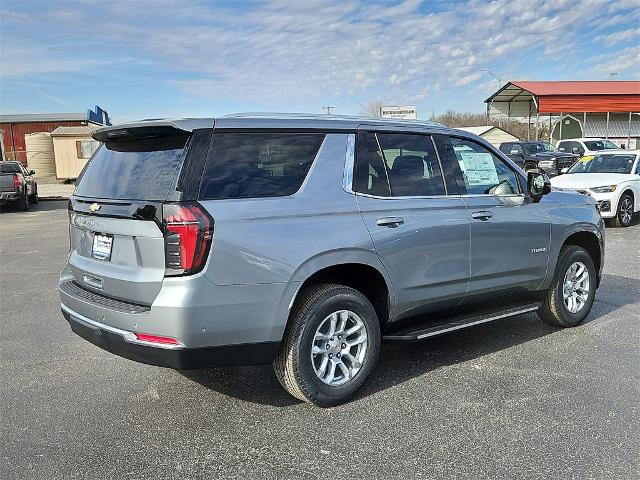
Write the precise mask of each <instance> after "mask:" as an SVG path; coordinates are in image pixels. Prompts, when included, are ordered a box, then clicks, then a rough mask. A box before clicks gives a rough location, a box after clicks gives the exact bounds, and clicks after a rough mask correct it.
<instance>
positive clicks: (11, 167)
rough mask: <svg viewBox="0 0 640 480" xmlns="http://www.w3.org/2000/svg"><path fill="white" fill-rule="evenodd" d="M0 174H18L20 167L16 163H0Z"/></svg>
mask: <svg viewBox="0 0 640 480" xmlns="http://www.w3.org/2000/svg"><path fill="white" fill-rule="evenodd" d="M0 173H20V167H19V166H18V164H17V163H4V162H1V163H0Z"/></svg>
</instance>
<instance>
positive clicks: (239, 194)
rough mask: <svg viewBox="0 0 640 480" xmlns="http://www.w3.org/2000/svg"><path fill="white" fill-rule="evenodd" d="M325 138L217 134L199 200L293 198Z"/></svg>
mask: <svg viewBox="0 0 640 480" xmlns="http://www.w3.org/2000/svg"><path fill="white" fill-rule="evenodd" d="M324 137H325V135H324V134H323V133H277V132H265V133H235V132H217V133H214V134H213V144H212V146H211V148H209V154H208V155H207V161H206V164H205V167H204V172H203V175H202V183H201V185H200V196H199V198H200V199H203V200H217V199H223V198H260V197H278V196H287V195H292V194H294V193H295V192H297V191H298V189H299V188H300V186H301V185H302V182H303V181H304V179H305V178H306V176H307V173H308V172H309V168H311V164H312V163H313V161H314V159H315V158H316V155H317V154H318V151H319V150H320V146H321V145H322V142H323V141H324Z"/></svg>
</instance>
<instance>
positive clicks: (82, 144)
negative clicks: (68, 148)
mask: <svg viewBox="0 0 640 480" xmlns="http://www.w3.org/2000/svg"><path fill="white" fill-rule="evenodd" d="M99 146H100V142H96V141H95V140H77V141H76V156H77V157H78V158H80V159H88V158H91V155H93V153H94V152H95V151H96V150H97V149H98V147H99Z"/></svg>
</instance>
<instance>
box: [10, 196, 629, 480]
mask: <svg viewBox="0 0 640 480" xmlns="http://www.w3.org/2000/svg"><path fill="white" fill-rule="evenodd" d="M65 206H66V205H65V202H45V203H41V204H39V205H38V206H35V207H34V208H33V210H32V211H31V212H27V213H22V212H15V211H13V212H12V211H9V212H6V213H3V214H1V215H0V292H1V300H0V317H1V318H0V321H1V323H0V332H1V336H0V349H1V352H0V355H1V357H0V358H1V365H2V377H1V382H2V390H1V392H2V397H1V399H0V400H1V402H0V406H1V411H2V430H1V431H2V441H1V446H0V458H1V461H0V468H1V471H2V472H4V473H3V478H8V479H18V478H25V479H27V478H28V479H36V478H38V479H40V478H46V479H74V478H96V479H116V478H130V479H138V478H139V479H148V478H175V479H178V478H180V479H182V478H208V479H210V478H269V479H272V478H328V477H333V478H442V477H455V478H470V479H480V478H580V479H587V478H594V479H595V478H598V479H604V478H607V479H609V478H628V479H637V478H640V454H639V453H638V452H639V451H640V450H639V447H638V446H639V445H640V308H639V306H640V225H638V223H637V222H636V224H635V225H634V226H632V227H630V228H627V229H608V230H607V251H606V267H605V272H604V277H603V283H602V286H601V288H600V290H599V291H598V294H597V297H596V303H595V305H594V308H593V311H592V313H591V314H590V316H589V317H588V321H587V322H586V323H585V324H584V325H582V326H580V327H578V328H575V329H568V330H559V329H556V328H552V327H549V326H546V325H544V324H542V323H541V322H540V321H539V320H538V318H537V317H536V315H534V314H530V315H523V316H519V317H514V318H509V319H503V320H499V321H496V322H493V323H489V324H485V325H480V326H477V327H475V328H473V329H469V330H466V331H462V332H460V333H457V334H452V335H448V336H443V337H439V338H435V339H432V340H429V341H425V342H422V343H416V344H410V345H394V346H387V347H384V348H383V351H382V353H381V358H380V362H379V365H378V368H377V370H376V371H375V373H374V374H373V375H372V377H371V379H370V381H369V382H368V383H367V384H366V386H365V388H363V389H362V391H361V392H360V394H359V395H358V397H357V398H356V399H355V400H354V401H352V402H351V403H348V404H346V405H343V406H340V407H337V408H333V409H325V410H323V409H318V408H315V407H312V406H309V405H306V404H302V403H299V402H297V401H295V400H294V399H292V398H291V397H289V396H288V395H287V394H285V393H284V392H283V390H282V389H281V388H280V387H279V385H278V383H277V381H276V379H275V377H274V375H273V373H272V371H271V368H270V367H269V366H264V367H251V368H225V369H217V370H205V371H191V372H177V371H173V370H167V369H162V368H157V367H150V366H146V365H141V364H137V363H134V362H131V361H128V360H125V359H122V358H119V357H116V356H114V355H111V354H109V353H107V352H104V351H102V350H100V349H98V348H97V347H94V346H93V345H91V344H89V343H87V342H86V341H84V340H82V339H81V338H79V337H77V336H75V335H74V334H73V333H72V332H71V331H70V329H69V327H68V325H67V323H66V322H65V321H64V319H63V318H62V315H61V314H60V311H59V303H58V294H57V276H58V272H59V271H60V269H61V268H62V266H63V264H64V261H65V256H66V254H67V251H68V239H67V213H66V210H65Z"/></svg>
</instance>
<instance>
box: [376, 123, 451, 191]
mask: <svg viewBox="0 0 640 480" xmlns="http://www.w3.org/2000/svg"><path fill="white" fill-rule="evenodd" d="M377 136H378V141H379V142H380V147H381V148H382V157H383V159H384V162H385V166H386V167H387V172H388V176H389V184H390V187H391V195H392V196H394V197H406V196H433V195H446V189H445V186H444V178H443V176H442V170H441V169H440V162H439V161H438V156H437V154H436V151H435V148H434V147H433V142H432V140H431V137H430V136H429V135H424V134H406V133H379V134H377Z"/></svg>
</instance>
